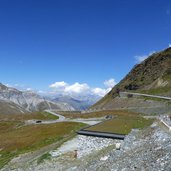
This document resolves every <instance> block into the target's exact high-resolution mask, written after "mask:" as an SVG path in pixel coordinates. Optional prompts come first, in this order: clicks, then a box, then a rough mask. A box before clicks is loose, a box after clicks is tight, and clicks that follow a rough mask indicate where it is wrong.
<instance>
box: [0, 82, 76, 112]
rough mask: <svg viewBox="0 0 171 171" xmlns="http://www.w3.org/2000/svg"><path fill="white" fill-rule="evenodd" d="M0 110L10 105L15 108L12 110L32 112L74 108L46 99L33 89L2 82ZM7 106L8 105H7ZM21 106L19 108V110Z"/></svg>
mask: <svg viewBox="0 0 171 171" xmlns="http://www.w3.org/2000/svg"><path fill="white" fill-rule="evenodd" d="M0 101H1V103H0V109H1V108H3V110H2V111H1V110H0V113H1V112H5V111H4V109H5V108H6V109H7V110H8V109H9V106H11V105H12V106H13V107H12V108H13V110H12V109H11V110H10V112H8V113H12V112H18V111H20V110H21V111H22V113H23V112H26V111H27V112H32V111H42V110H45V109H57V110H74V108H73V107H72V106H71V105H68V104H67V103H55V102H52V101H50V100H46V99H45V98H43V97H41V96H40V95H38V94H36V93H34V92H31V91H24V92H22V91H19V90H17V89H15V88H11V87H7V86H5V85H3V84H1V83H0ZM5 106H6V107H5ZM18 108H19V110H18Z"/></svg>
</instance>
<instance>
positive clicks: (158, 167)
mask: <svg viewBox="0 0 171 171" xmlns="http://www.w3.org/2000/svg"><path fill="white" fill-rule="evenodd" d="M70 142H71V144H72V145H71V144H70V143H68V144H64V145H63V146H61V148H59V149H57V150H56V151H53V152H55V153H56V155H54V157H50V158H49V159H46V160H45V161H44V162H43V163H40V164H37V161H36V160H35V161H34V162H32V163H30V164H29V165H27V166H26V165H25V168H19V169H17V168H16V169H14V170H15V171H21V170H28V171H34V170H35V171H37V170H44V171H46V170H49V171H54V170H59V171H62V170H63V171H65V170H68V171H96V170H99V171H133V170H134V171H162V170H163V171H170V170H171V163H170V158H171V132H170V131H169V130H168V129H167V128H166V127H165V126H164V125H163V124H162V123H160V122H155V123H154V124H153V125H152V126H151V127H148V128H146V129H143V130H132V132H131V133H130V134H129V135H128V136H127V137H126V138H125V140H124V141H120V140H112V139H103V138H95V137H86V136H78V137H77V138H75V139H74V140H72V141H70ZM75 142H77V143H75ZM118 142H121V149H120V150H116V149H115V145H116V143H118ZM73 144H74V145H73ZM67 145H69V147H71V148H68V149H69V150H68V149H67ZM75 149H77V150H78V157H77V159H75V158H74V157H73V154H74V150H75ZM2 170H3V171H9V170H10V168H9V167H6V168H4V169H2Z"/></svg>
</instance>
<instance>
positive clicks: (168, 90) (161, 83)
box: [92, 48, 171, 109]
mask: <svg viewBox="0 0 171 171" xmlns="http://www.w3.org/2000/svg"><path fill="white" fill-rule="evenodd" d="M120 91H132V92H143V93H147V94H157V95H164V96H171V48H168V49H166V50H164V51H161V52H159V53H154V54H152V55H151V56H149V58H147V59H146V60H145V61H143V62H142V63H140V64H137V65H136V66H134V68H133V69H132V70H131V71H130V72H129V73H128V74H127V75H126V77H125V78H124V79H123V80H121V81H120V83H119V84H117V85H116V86H115V87H114V88H113V89H112V90H111V91H110V92H109V93H108V94H107V95H106V96H105V97H104V98H102V99H101V100H100V101H99V102H97V103H96V104H95V105H94V106H92V109H95V108H106V107H107V106H108V104H109V103H111V105H110V106H112V101H115V102H116V99H117V98H118V96H119V92H120ZM113 104H114V102H113ZM118 107H119V106H118ZM109 108H110V107H109Z"/></svg>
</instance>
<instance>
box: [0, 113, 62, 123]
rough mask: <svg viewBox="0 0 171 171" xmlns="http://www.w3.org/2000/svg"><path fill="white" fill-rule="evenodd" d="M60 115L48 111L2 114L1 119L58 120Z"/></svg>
mask: <svg viewBox="0 0 171 171" xmlns="http://www.w3.org/2000/svg"><path fill="white" fill-rule="evenodd" d="M58 118H59V117H58V116H54V115H52V114H50V113H48V112H33V113H26V114H9V115H7V114H0V121H6V120H7V121H25V120H32V119H36V120H56V119H58Z"/></svg>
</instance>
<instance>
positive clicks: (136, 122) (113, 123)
mask: <svg viewBox="0 0 171 171" xmlns="http://www.w3.org/2000/svg"><path fill="white" fill-rule="evenodd" d="M152 122H153V120H152V119H145V118H143V117H141V116H138V115H137V116H135V115H132V116H126V115H120V116H118V115H117V116H116V118H114V119H111V120H107V121H105V122H103V123H101V124H97V125H95V126H92V127H90V128H87V129H85V130H90V131H99V132H110V133H116V134H124V135H125V134H128V133H130V131H131V130H132V129H133V128H139V129H142V128H144V127H146V126H149V125H151V124H152Z"/></svg>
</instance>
